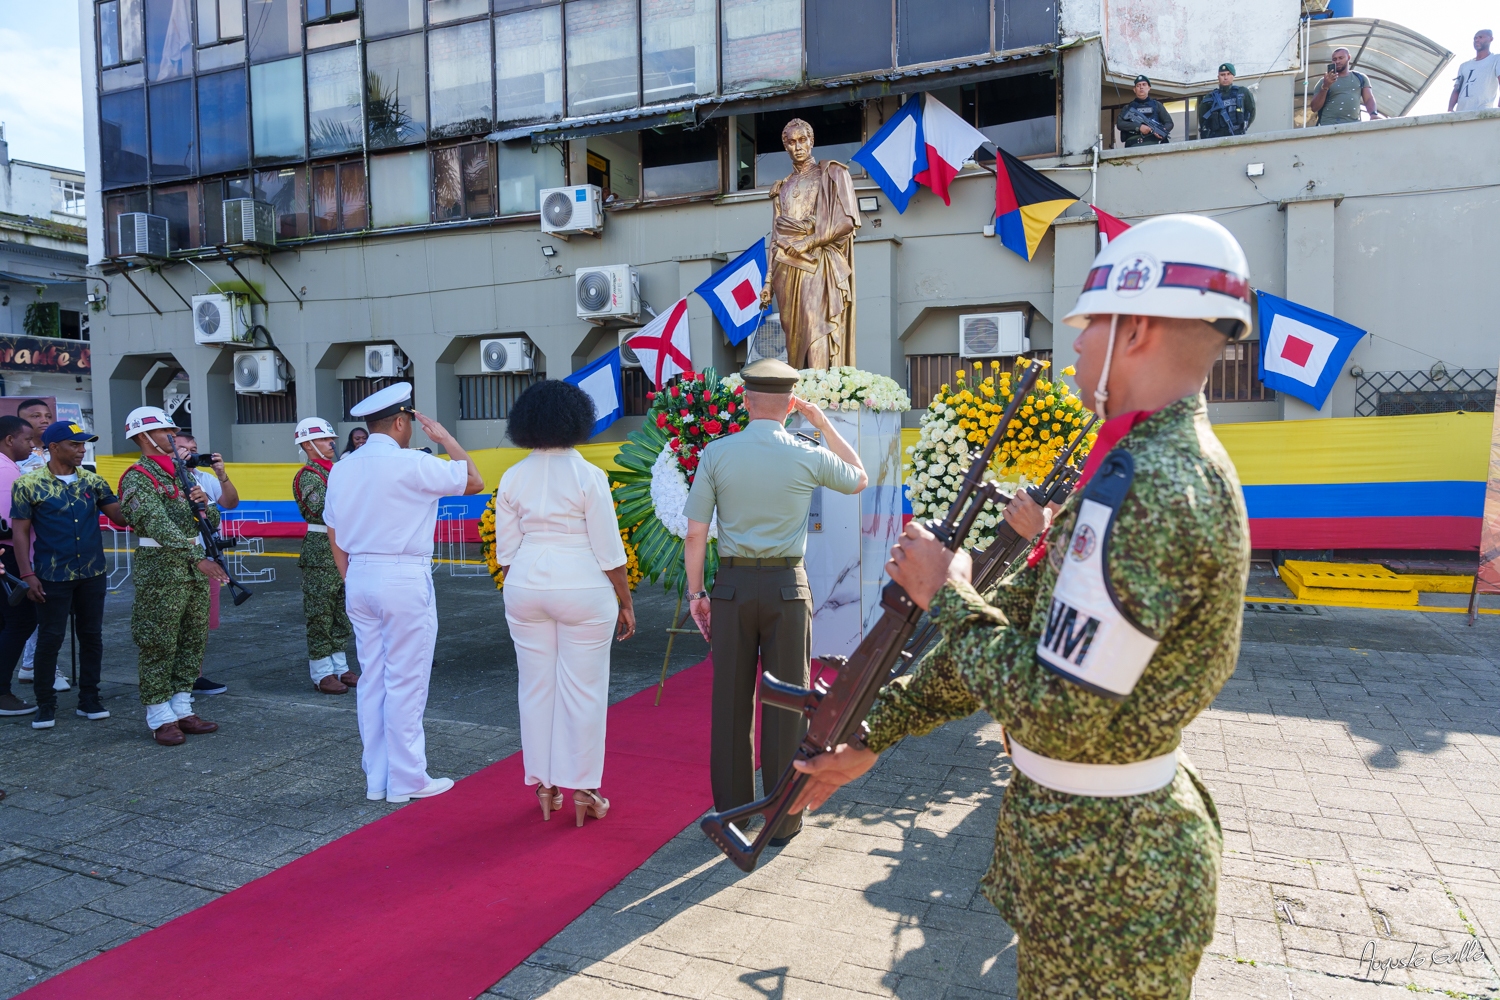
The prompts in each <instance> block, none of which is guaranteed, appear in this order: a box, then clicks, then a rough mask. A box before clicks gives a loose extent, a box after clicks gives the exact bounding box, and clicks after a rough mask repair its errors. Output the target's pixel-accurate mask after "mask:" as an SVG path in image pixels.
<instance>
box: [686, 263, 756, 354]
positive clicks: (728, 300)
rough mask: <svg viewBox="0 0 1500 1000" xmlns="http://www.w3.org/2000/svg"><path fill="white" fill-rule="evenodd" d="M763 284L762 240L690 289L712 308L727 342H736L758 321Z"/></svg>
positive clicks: (748, 334)
mask: <svg viewBox="0 0 1500 1000" xmlns="http://www.w3.org/2000/svg"><path fill="white" fill-rule="evenodd" d="M765 284H766V241H765V240H764V239H761V240H758V241H757V242H756V244H755V245H754V246H753V247H751V248H750V249H749V250H746V251H745V252H744V253H742V254H740V255H739V256H738V257H736V258H735V259H734V260H732V261H730V262H729V263H728V264H726V265H725V266H724V267H721V268H720V269H719V270H717V271H715V272H714V273H713V274H711V275H709V278H708V280H707V281H705V282H704V283H703V284H701V285H699V286H698V287H697V288H695V289H693V291H695V292H697V293H698V294H699V295H701V296H703V301H705V302H707V303H708V307H709V308H710V309H712V310H713V311H714V315H715V316H717V317H718V319H719V325H720V326H722V327H723V328H724V334H725V336H727V337H728V338H729V342H730V343H731V344H738V343H739V342H740V341H742V340H744V339H745V338H746V337H748V336H750V334H752V333H754V332H755V328H756V327H757V326H759V325H760V318H761V308H760V290H761V289H762V288H764V287H765Z"/></svg>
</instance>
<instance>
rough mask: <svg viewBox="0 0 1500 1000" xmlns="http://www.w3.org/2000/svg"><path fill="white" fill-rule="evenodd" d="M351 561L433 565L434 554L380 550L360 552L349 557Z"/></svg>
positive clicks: (399, 564) (398, 564)
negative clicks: (419, 554)
mask: <svg viewBox="0 0 1500 1000" xmlns="http://www.w3.org/2000/svg"><path fill="white" fill-rule="evenodd" d="M349 561H350V562H351V563H394V564H395V565H397V566H424V567H430V566H431V565H432V556H409V555H406V554H404V553H402V554H395V555H386V554H384V553H380V552H360V553H357V554H355V555H351V556H350V557H349Z"/></svg>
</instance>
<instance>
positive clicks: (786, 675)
mask: <svg viewBox="0 0 1500 1000" xmlns="http://www.w3.org/2000/svg"><path fill="white" fill-rule="evenodd" d="M742 374H743V376H744V379H745V388H744V401H745V408H746V410H747V412H748V413H749V416H750V422H749V423H748V424H747V425H746V426H745V429H744V431H743V432H740V433H737V434H731V435H728V436H726V437H722V438H719V439H718V440H716V441H713V442H711V443H710V444H709V445H708V446H707V447H706V448H704V449H703V452H702V458H701V462H700V464H699V465H698V470H697V474H696V476H695V477H694V479H693V487H692V491H691V492H690V493H689V494H688V501H687V510H686V513H687V517H688V533H687V541H686V560H687V567H686V568H687V581H688V590H689V591H690V594H689V597H690V598H691V601H692V604H691V608H692V613H693V620H694V621H696V622H697V623H698V628H699V630H700V631H701V632H702V633H703V637H704V638H705V639H708V640H709V643H710V645H711V646H712V649H713V656H714V689H713V736H712V749H711V752H710V756H709V771H710V774H711V776H712V780H713V790H714V808H715V809H718V810H719V811H721V812H722V811H723V810H725V809H732V808H734V807H735V806H741V805H744V804H745V803H747V802H750V801H752V800H753V799H754V798H755V770H754V768H755V763H754V761H755V746H754V741H753V737H752V733H751V728H752V724H753V720H754V717H755V689H756V680H757V669H756V668H757V665H759V667H760V668H762V669H764V670H765V671H766V672H767V673H769V674H771V675H772V676H774V677H776V678H778V679H780V680H784V681H788V682H789V683H792V684H804V685H805V684H807V683H808V661H809V659H810V658H811V646H812V611H813V608H812V591H811V589H810V588H809V587H808V584H807V571H806V570H805V569H804V568H803V566H802V556H803V553H804V551H805V550H806V547H807V516H808V512H809V510H810V509H811V506H812V491H813V490H814V489H816V488H817V487H819V486H826V487H828V488H829V489H832V490H837V491H838V492H840V493H858V492H859V491H860V490H862V489H864V488H865V484H866V483H867V482H868V479H867V477H866V476H865V470H864V466H863V465H862V464H861V463H860V460H859V454H858V453H857V452H856V451H855V450H854V449H853V448H852V447H850V446H849V444H848V442H846V441H845V440H844V439H843V438H842V437H840V436H839V432H838V431H837V430H835V429H834V428H833V426H832V425H831V424H829V422H828V417H827V416H825V415H824V413H823V411H822V410H820V409H819V408H818V407H817V406H816V405H815V404H813V403H809V402H807V401H806V400H802V399H798V398H797V397H795V396H793V395H792V389H793V388H794V387H795V386H796V385H797V370H796V369H795V368H792V367H791V366H790V365H787V364H784V363H782V362H780V361H777V360H775V359H774V358H767V359H765V360H762V361H757V362H755V363H754V364H752V365H750V366H748V367H747V368H745V370H744V372H743V373H742ZM793 410H796V412H798V413H800V414H802V416H803V417H804V418H805V419H806V420H807V422H808V423H810V424H812V426H813V427H814V428H815V429H816V430H818V431H820V432H822V435H823V439H824V440H825V441H826V442H827V443H828V447H827V448H819V447H817V446H816V445H814V444H811V443H809V442H807V441H805V440H803V439H800V438H798V437H796V436H794V435H792V434H790V433H788V432H787V430H786V428H785V427H784V426H783V422H784V421H785V420H786V418H787V417H788V416H789V415H790V414H791V413H792V411H793ZM715 512H717V514H718V533H719V574H718V577H717V578H716V579H715V580H714V589H713V594H712V598H711V599H710V595H709V592H708V591H707V590H705V589H704V586H703V572H704V567H703V560H704V556H705V555H706V554H707V551H708V529H709V524H710V523H711V522H712V521H713V519H714V514H715ZM803 725H804V724H803V720H801V719H793V718H792V717H791V716H789V715H784V714H783V713H781V712H764V713H762V715H761V741H760V755H761V775H762V777H763V782H764V786H765V787H766V788H770V787H771V786H772V785H774V784H775V783H776V780H777V779H778V778H779V777H781V773H782V771H783V770H785V768H786V765H787V762H788V761H790V760H791V759H792V755H793V754H795V753H796V752H797V744H798V743H800V742H801V741H802V733H803ZM801 829H802V817H801V816H800V815H797V816H789V817H787V820H786V822H785V823H783V824H782V827H781V829H780V831H779V832H778V833H777V834H776V836H775V839H773V840H772V844H773V845H779V844H783V843H785V842H786V841H787V840H788V839H790V838H791V837H793V836H795V835H796V834H797V833H798V832H799V831H800V830H801Z"/></svg>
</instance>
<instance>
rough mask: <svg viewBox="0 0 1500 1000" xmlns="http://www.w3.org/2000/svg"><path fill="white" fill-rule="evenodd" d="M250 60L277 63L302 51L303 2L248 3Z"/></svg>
mask: <svg viewBox="0 0 1500 1000" xmlns="http://www.w3.org/2000/svg"><path fill="white" fill-rule="evenodd" d="M247 3H248V4H249V6H248V7H247V8H246V10H247V13H248V14H249V19H248V24H247V27H248V28H249V31H248V32H247V34H248V35H249V41H250V60H251V61H252V62H260V61H261V60H263V59H277V58H280V57H281V56H289V55H294V54H296V53H299V52H301V51H302V4H301V2H300V0H247Z"/></svg>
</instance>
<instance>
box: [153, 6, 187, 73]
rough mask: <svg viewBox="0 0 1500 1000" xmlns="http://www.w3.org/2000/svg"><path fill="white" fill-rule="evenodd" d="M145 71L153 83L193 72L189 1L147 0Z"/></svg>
mask: <svg viewBox="0 0 1500 1000" xmlns="http://www.w3.org/2000/svg"><path fill="white" fill-rule="evenodd" d="M146 70H147V72H148V73H149V75H150V77H151V79H153V80H171V79H173V78H175V77H179V76H187V75H188V74H190V73H192V71H193V12H192V7H191V0H147V2H146Z"/></svg>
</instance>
